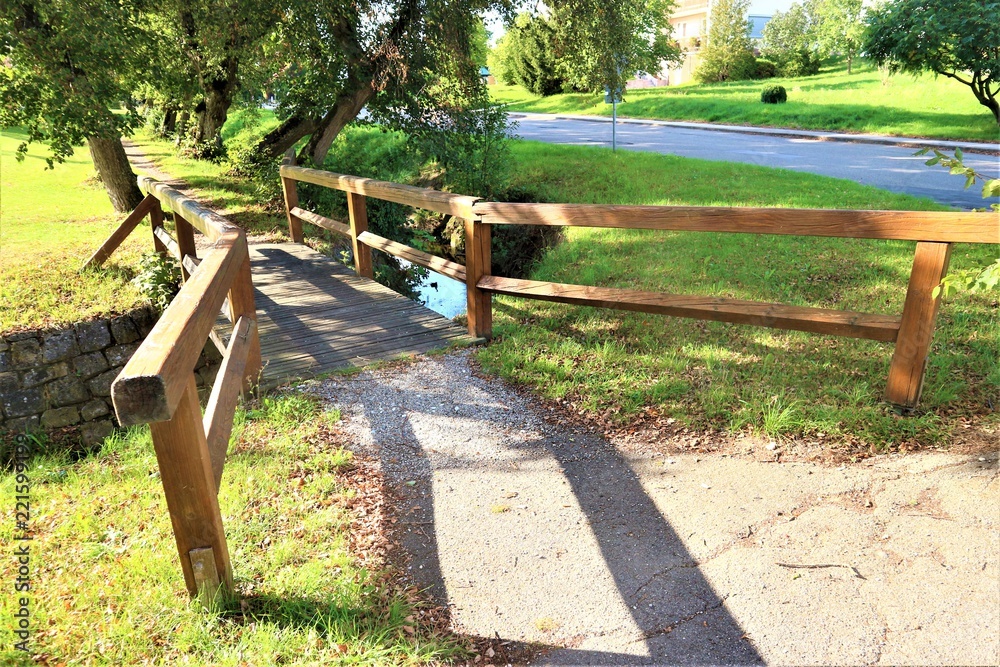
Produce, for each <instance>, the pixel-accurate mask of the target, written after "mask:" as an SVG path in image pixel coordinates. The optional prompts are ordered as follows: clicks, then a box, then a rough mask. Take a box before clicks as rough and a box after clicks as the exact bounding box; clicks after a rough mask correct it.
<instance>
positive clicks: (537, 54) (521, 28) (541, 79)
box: [508, 13, 563, 95]
mask: <svg viewBox="0 0 1000 667" xmlns="http://www.w3.org/2000/svg"><path fill="white" fill-rule="evenodd" d="M510 40H511V41H510V46H509V47H508V48H509V49H510V52H511V56H510V64H511V68H512V70H513V72H512V74H513V77H512V78H513V79H514V82H515V83H517V84H518V85H520V86H521V87H523V88H524V89H525V90H528V91H530V92H532V93H534V94H535V95H553V94H555V93H558V92H561V91H562V89H563V79H562V77H561V76H560V75H559V72H558V71H557V69H558V60H559V54H558V53H557V50H556V48H557V47H556V27H555V25H554V24H553V22H552V21H550V20H549V19H548V18H547V17H545V16H543V15H542V14H534V15H532V14H527V13H524V14H520V15H518V17H517V20H516V21H515V22H514V25H513V27H512V28H511V29H510Z"/></svg>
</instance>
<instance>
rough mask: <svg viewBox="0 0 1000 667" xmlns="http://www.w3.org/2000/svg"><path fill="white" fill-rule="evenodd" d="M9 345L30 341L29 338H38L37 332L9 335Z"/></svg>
mask: <svg viewBox="0 0 1000 667" xmlns="http://www.w3.org/2000/svg"><path fill="white" fill-rule="evenodd" d="M6 338H7V342H8V343H14V342H16V341H19V340H28V339H29V338H38V332H37V331H22V332H21V333H13V334H7V336H6Z"/></svg>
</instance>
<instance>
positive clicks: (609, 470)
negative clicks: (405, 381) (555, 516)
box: [338, 368, 762, 665]
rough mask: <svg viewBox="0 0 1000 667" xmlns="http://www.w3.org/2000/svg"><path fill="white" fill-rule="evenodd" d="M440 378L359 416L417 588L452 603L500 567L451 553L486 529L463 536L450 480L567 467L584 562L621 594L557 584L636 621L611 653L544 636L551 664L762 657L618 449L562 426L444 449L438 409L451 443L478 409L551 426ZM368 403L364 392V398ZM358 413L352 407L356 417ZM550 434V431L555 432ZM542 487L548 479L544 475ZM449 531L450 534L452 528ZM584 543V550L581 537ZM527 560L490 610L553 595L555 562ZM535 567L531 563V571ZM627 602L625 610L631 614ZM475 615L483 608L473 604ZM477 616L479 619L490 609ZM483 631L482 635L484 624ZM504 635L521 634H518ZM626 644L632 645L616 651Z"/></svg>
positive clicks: (574, 580)
mask: <svg viewBox="0 0 1000 667" xmlns="http://www.w3.org/2000/svg"><path fill="white" fill-rule="evenodd" d="M434 377H435V380H434V384H433V385H431V386H428V387H427V389H426V390H425V391H413V390H412V387H408V388H407V391H403V392H398V393H395V394H392V396H393V398H391V400H390V399H386V400H377V401H374V400H372V398H371V396H368V397H367V399H365V400H367V401H368V402H367V403H365V404H362V405H361V406H360V414H357V416H359V417H361V418H362V421H363V422H366V423H367V428H368V429H369V430H370V437H371V441H372V445H373V449H374V451H375V453H376V455H377V456H378V457H379V458H380V460H381V463H382V466H383V471H384V472H385V474H386V478H387V480H386V481H387V484H389V485H390V486H391V487H392V488H393V489H395V490H396V491H397V492H398V493H399V495H400V497H401V500H400V510H399V517H398V522H399V523H398V525H399V535H398V539H399V540H400V542H401V543H402V545H403V546H404V548H405V549H406V551H407V552H408V553H409V554H411V555H412V561H411V563H410V566H409V567H410V570H409V571H410V574H411V576H412V578H413V580H414V582H415V583H416V584H417V585H418V586H420V587H422V588H424V589H427V590H428V591H429V592H430V593H431V594H432V596H433V597H434V598H435V599H436V600H437V601H438V602H440V603H442V604H448V605H454V604H455V603H456V600H459V601H462V600H463V596H462V595H456V591H457V590H458V589H459V588H462V587H465V586H468V587H472V586H474V585H476V586H481V585H482V582H481V581H474V580H475V579H483V578H485V577H487V576H493V575H495V574H496V572H497V570H496V568H495V567H493V566H495V565H496V563H482V566H481V567H479V566H477V564H473V565H472V566H471V567H470V568H469V569H468V571H464V572H463V571H461V570H460V569H456V565H455V563H456V554H455V553H444V552H443V551H442V549H443V548H444V549H448V548H451V547H454V545H455V544H456V540H457V541H458V543H463V540H464V543H465V544H469V541H476V540H477V539H478V540H481V539H483V537H482V536H481V535H480V536H477V535H455V534H454V532H455V530H456V526H458V525H460V524H461V521H460V520H455V517H454V516H448V515H449V514H452V515H454V514H456V513H457V514H462V513H463V512H464V513H465V514H466V515H467V514H468V512H469V507H468V503H466V504H464V505H463V504H462V503H461V502H459V500H462V499H461V498H460V499H458V500H456V498H455V496H453V495H452V494H451V493H448V492H451V491H454V489H452V488H448V486H449V485H454V484H456V483H457V482H456V480H460V479H461V477H462V475H465V474H467V473H468V472H469V471H470V470H472V471H474V473H475V474H476V476H477V477H478V478H479V479H481V480H482V481H483V483H484V484H493V485H494V486H495V485H496V484H498V483H500V481H504V483H513V484H518V483H519V484H522V485H524V484H526V483H527V482H525V481H523V480H522V481H520V482H514V481H512V480H508V478H509V477H516V476H517V475H518V474H519V471H520V470H521V469H522V468H525V469H527V468H531V469H532V470H534V471H535V473H536V474H537V472H538V469H539V466H543V467H545V466H547V470H548V471H549V472H548V473H547V481H546V484H548V485H549V486H550V487H551V486H553V485H560V484H561V483H562V482H560V481H559V476H560V475H561V478H562V479H563V480H564V481H565V482H566V483H568V486H569V490H570V492H571V495H572V499H574V500H575V502H576V504H577V505H578V508H579V513H580V515H581V519H582V520H583V521H584V522H585V524H586V525H587V526H589V531H587V530H586V529H582V533H584V534H585V533H587V532H589V533H590V535H591V536H592V539H589V540H584V542H589V544H590V547H591V548H590V551H589V552H588V553H587V554H586V559H588V560H589V561H590V562H589V563H587V564H586V568H585V569H587V570H588V571H593V570H594V568H595V567H596V568H597V569H600V568H606V571H607V572H608V573H610V577H611V581H612V582H613V588H612V590H615V591H616V592H617V598H618V599H601V598H600V597H599V595H598V594H596V593H595V591H596V590H598V589H600V586H595V585H594V582H593V581H587V580H582V579H580V576H581V574H580V573H579V572H573V571H569V570H567V571H559V572H558V574H557V575H555V576H557V577H558V578H559V581H558V582H557V584H556V585H557V586H558V590H559V591H565V595H566V596H568V598H569V599H567V600H565V601H561V603H560V604H563V603H564V606H569V607H579V608H580V609H589V610H590V612H589V613H590V614H591V615H593V614H594V613H595V610H597V616H593V618H594V619H595V622H600V621H602V620H603V619H602V618H599V617H601V616H605V615H608V616H615V615H616V614H617V615H620V616H621V617H622V618H624V619H625V621H626V623H625V625H628V626H631V629H629V630H628V631H627V632H625V634H622V633H621V632H620V631H617V633H616V638H615V640H614V641H613V642H611V644H612V645H613V646H615V648H614V649H612V650H604V649H594V650H591V645H590V644H588V642H587V640H588V638H587V637H586V636H584V637H578V638H577V640H578V641H576V642H574V641H572V640H570V641H569V642H568V643H570V644H574V645H578V647H577V648H572V647H570V648H566V647H564V646H559V647H557V646H554V645H553V644H556V643H561V644H567V640H566V638H565V637H564V638H563V639H562V640H561V641H560V642H553V641H546V642H544V643H546V644H549V646H548V647H547V649H546V654H545V655H544V656H543V657H542V658H540V659H539V660H540V661H541V662H544V663H546V664H574V665H580V664H686V665H694V664H759V663H761V662H762V660H761V657H760V656H759V655H758V653H757V652H756V650H755V649H754V648H753V646H752V645H751V644H750V643H749V642H748V641H747V639H746V638H745V633H744V631H743V629H742V628H741V627H740V624H739V623H738V622H737V621H736V619H734V618H733V617H732V616H731V615H730V614H729V612H728V611H727V609H726V607H725V605H724V600H723V599H721V598H720V597H719V596H718V595H717V594H716V593H715V591H714V590H713V589H712V586H711V585H710V584H709V582H708V581H707V580H706V579H705V578H704V576H703V575H702V573H701V572H700V570H699V569H698V563H697V562H696V561H695V559H694V558H693V557H692V555H691V554H690V552H689V551H688V549H687V548H686V547H685V545H684V542H683V540H682V539H681V536H679V535H678V534H677V533H676V531H675V530H674V529H673V527H672V526H671V525H670V522H669V520H668V518H666V517H665V516H664V515H663V514H662V513H661V512H660V510H659V509H658V508H657V506H656V504H655V502H654V501H653V500H652V499H651V498H650V496H649V495H648V494H647V493H646V491H645V490H644V488H643V485H642V482H641V481H640V479H639V478H638V477H637V475H636V474H635V473H634V472H633V470H632V469H631V468H630V466H629V465H628V463H627V462H626V461H625V460H623V459H622V457H621V456H620V455H619V454H618V452H617V451H616V450H615V449H614V447H613V446H611V445H610V444H609V443H607V442H606V441H605V440H604V439H603V438H600V437H598V436H596V435H593V434H590V433H588V432H586V431H585V430H583V429H579V428H576V427H560V429H558V431H556V432H555V433H553V434H552V435H548V436H543V437H537V435H536V437H532V438H527V439H523V440H520V441H514V440H508V441H505V442H503V443H502V444H501V446H500V448H499V451H497V452H496V453H495V454H493V455H491V456H490V457H486V458H484V457H480V456H477V454H478V452H476V451H474V450H475V448H476V446H477V445H469V449H468V450H467V451H462V449H463V448H462V447H461V446H459V447H458V448H452V449H450V450H448V451H445V452H442V451H440V450H439V447H441V445H440V443H438V442H436V441H435V440H434V437H435V436H434V435H433V434H432V432H430V431H428V428H429V425H430V424H431V423H432V422H427V421H425V420H426V419H427V418H429V417H431V416H432V415H434V416H438V417H440V416H442V415H447V419H448V420H449V427H448V430H449V440H450V441H451V442H454V441H455V440H456V438H457V439H458V440H462V439H463V438H465V437H467V436H468V438H469V440H470V442H471V441H473V439H475V438H477V437H479V436H478V435H477V433H478V431H477V429H482V424H479V426H477V425H476V424H475V423H474V422H472V421H471V420H470V418H472V417H474V418H475V419H476V420H482V421H486V422H487V425H486V427H485V428H486V430H488V431H492V430H493V429H494V427H496V428H499V429H509V428H510V427H511V423H512V420H513V421H514V422H515V423H520V425H521V426H522V427H526V428H529V429H530V430H533V431H535V432H536V434H537V433H538V431H540V430H543V429H539V428H537V427H538V426H539V425H540V423H539V422H538V421H537V418H535V417H527V413H526V410H527V408H526V407H525V406H523V405H516V404H508V405H499V404H496V403H493V404H490V402H489V401H488V400H487V401H484V400H481V396H474V397H472V398H462V399H458V398H457V397H455V396H453V395H452V394H450V392H449V391H448V390H446V389H442V388H443V387H450V386H454V382H456V381H457V379H458V378H455V377H449V376H448V374H447V372H442V369H440V368H438V369H435V372H434ZM380 391H381V390H380ZM390 391H391V390H390ZM338 400H346V401H348V402H350V401H351V400H352V399H351V398H350V397H349V396H347V395H344V396H343V397H341V396H339V395H338ZM358 400H361V397H360V396H359V397H358ZM392 401H398V403H393V402H392ZM436 404H441V405H442V407H441V408H440V409H435V411H433V412H432V411H430V410H429V409H428V408H427V406H429V405H436ZM390 405H391V406H393V407H390ZM345 407H346V405H345ZM351 409H352V408H348V413H350V410H351ZM350 414H355V413H350ZM414 420H417V422H418V423H419V426H418V427H415V426H414ZM544 431H546V432H549V433H552V431H551V429H550V428H545V429H544ZM484 446H486V445H484ZM490 459H492V460H490ZM553 466H554V467H555V469H558V473H559V474H558V475H552V474H551V473H552V472H554V469H553ZM455 471H458V472H459V475H458V477H452V478H448V475H449V473H452V472H455ZM442 476H443V477H442ZM535 483H536V484H537V483H538V482H537V479H536V481H535ZM508 488H509V487H508ZM482 493H486V491H485V490H483V491H482ZM465 500H468V498H467V497H466V498H465ZM512 502H514V501H512ZM564 507H565V505H564ZM442 518H443V519H444V523H443V524H442ZM466 518H468V517H467V516H466ZM532 523H533V522H532V520H531V519H530V518H529V519H525V520H524V521H522V522H521V523H520V525H519V528H520V529H521V530H522V531H523V530H524V528H525V526H526V524H527V526H528V528H529V530H531V531H538V532H537V534H541V533H542V532H544V531H545V530H551V528H548V529H547V528H545V527H543V526H542V525H538V524H536V525H532ZM484 530H485V529H484ZM441 531H451V533H452V534H448V533H447V532H444V533H442V532H441ZM576 532H578V533H580V532H581V531H579V530H578V531H576ZM442 538H443V540H442ZM519 539H521V540H525V541H530V536H529V537H519V535H518V534H517V530H516V529H512V530H511V531H510V532H509V533H508V534H506V535H504V534H495V533H493V534H491V535H490V537H489V542H490V543H491V544H504V543H506V544H508V545H513V544H517V543H518V540H519ZM567 539H571V538H567ZM443 544H447V545H450V546H442V545H443ZM574 544H575V545H576V546H579V545H580V544H581V542H580V541H577V542H575V543H574ZM479 546H480V547H481V546H482V545H479ZM594 546H596V547H597V548H596V550H595V549H593V547H594ZM470 548H475V547H473V546H470ZM443 555H444V556H445V558H444V560H445V561H446V562H447V563H449V565H448V567H447V568H445V567H443V566H442V556H443ZM507 555H508V556H509V554H507ZM459 560H461V558H459ZM527 560H528V559H525V562H522V563H521V564H520V565H518V566H517V567H518V568H519V569H518V570H517V576H516V577H515V576H513V575H512V576H510V577H507V578H506V579H507V584H508V585H511V586H513V589H508V590H506V591H503V590H497V592H496V596H495V599H493V598H491V600H490V603H489V606H493V605H494V604H496V605H497V613H498V614H499V615H500V616H499V617H500V618H506V617H504V616H503V614H505V613H506V614H508V615H516V613H517V611H516V610H515V609H513V607H514V606H518V607H524V608H533V607H536V606H538V607H539V608H540V609H541V608H544V607H545V606H546V604H548V603H549V602H551V600H549V599H542V596H544V595H546V594H551V593H552V588H551V586H548V585H547V586H546V587H545V588H546V591H547V592H548V593H543V592H542V591H541V590H536V589H532V585H533V584H531V583H530V582H533V581H534V582H537V581H539V580H540V578H541V579H544V578H545V577H550V578H551V576H553V572H552V570H548V571H547V572H545V573H542V574H540V573H539V572H537V571H536V572H531V571H530V570H531V568H536V569H537V568H540V567H542V566H536V565H535V564H534V563H538V562H539V561H533V562H526V561H527ZM515 563H516V561H515ZM491 568H492V569H491ZM526 568H527V570H528V571H525V569H526ZM446 569H447V572H446V571H445V570H446ZM486 570H490V574H489V575H487V574H485V573H484V572H485V571H486ZM463 574H465V575H468V578H469V581H468V582H466V581H463V580H462V576H463ZM491 585H495V586H500V585H499V584H491ZM470 599H475V598H464V602H463V603H464V604H470V602H469V600H470ZM504 605H507V607H506V608H505V607H504ZM626 609H627V612H625V611H623V610H626ZM480 611H482V610H480ZM486 611H487V612H491V611H492V610H486ZM540 613H542V612H540ZM472 616H476V613H474V612H473V613H472ZM479 617H480V619H481V618H482V615H481V614H480V615H479ZM623 627H624V626H623ZM477 631H479V632H480V633H483V628H482V625H480V626H479V627H478V628H477ZM483 634H489V633H488V632H485V633H483ZM619 635H620V636H619ZM625 635H628V636H627V637H626V636H625ZM503 639H513V640H518V639H520V638H519V637H516V636H508V637H503ZM605 645H607V644H605ZM618 647H623V648H621V650H618Z"/></svg>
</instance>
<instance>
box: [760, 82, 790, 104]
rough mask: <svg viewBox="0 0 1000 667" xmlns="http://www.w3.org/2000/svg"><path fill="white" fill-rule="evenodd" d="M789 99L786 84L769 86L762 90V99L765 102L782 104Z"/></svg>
mask: <svg viewBox="0 0 1000 667" xmlns="http://www.w3.org/2000/svg"><path fill="white" fill-rule="evenodd" d="M787 100H788V93H786V92H785V87H784V86H767V87H766V88H764V90H762V91H760V101H761V102H763V103H764V104H780V103H783V102H786V101H787Z"/></svg>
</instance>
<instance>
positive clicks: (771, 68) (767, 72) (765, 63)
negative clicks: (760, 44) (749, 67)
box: [753, 58, 778, 79]
mask: <svg viewBox="0 0 1000 667" xmlns="http://www.w3.org/2000/svg"><path fill="white" fill-rule="evenodd" d="M776 76H778V66H777V65H776V64H774V63H773V62H771V61H770V60H768V59H767V58H758V59H757V64H756V66H755V69H754V73H753V78H755V79H773V78H774V77H776Z"/></svg>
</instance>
